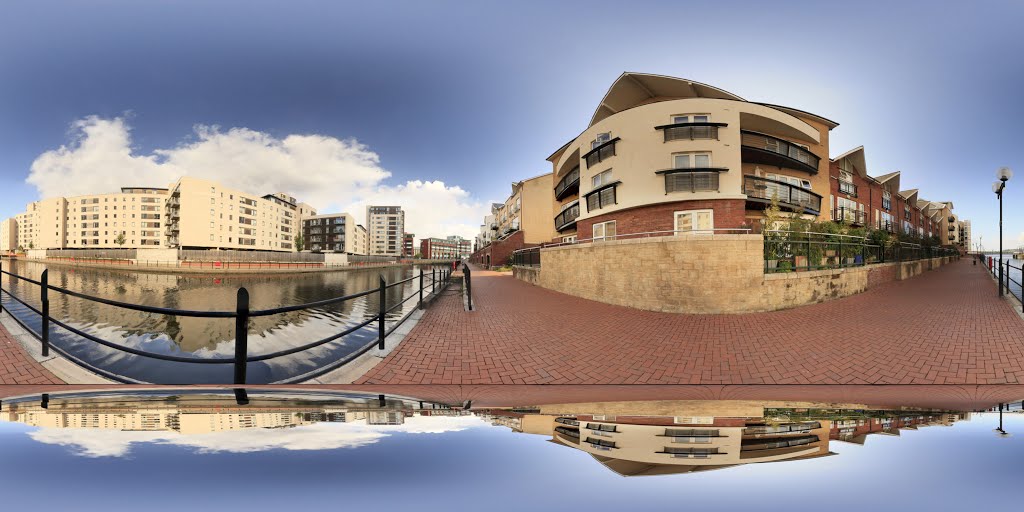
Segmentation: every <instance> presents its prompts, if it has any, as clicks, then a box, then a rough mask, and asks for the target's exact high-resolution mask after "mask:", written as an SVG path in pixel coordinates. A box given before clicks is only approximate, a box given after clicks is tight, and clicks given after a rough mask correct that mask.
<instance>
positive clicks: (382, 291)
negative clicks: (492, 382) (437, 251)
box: [0, 261, 455, 384]
mask: <svg viewBox="0 0 1024 512" xmlns="http://www.w3.org/2000/svg"><path fill="white" fill-rule="evenodd" d="M450 263H455V262H454V261H453V262H450ZM451 271H452V266H449V263H443V262H442V263H440V264H434V265H433V266H432V268H431V273H430V276H429V278H428V277H427V276H426V273H425V271H424V270H423V269H422V268H420V272H419V274H418V275H417V274H413V275H412V276H411V277H408V278H406V279H402V280H399V281H395V282H393V283H390V284H389V283H386V282H385V280H384V277H383V274H382V275H381V278H380V281H381V284H380V286H379V287H377V288H373V289H370V290H366V291H363V292H358V293H353V294H349V295H344V296H341V297H334V298H330V299H325V300H320V301H314V302H308V303H305V304H298V305H292V306H285V307H280V308H273V309H264V310H256V311H249V308H248V302H249V294H248V291H247V290H246V289H245V288H244V287H243V288H239V290H238V304H237V306H238V307H237V308H236V310H235V311H194V310H178V309H172V308H161V307H154V306H143V305H138V304H131V303H127V302H122V301H115V300H111V299H105V298H102V297H95V296H91V295H88V294H84V293H80V292H76V291H72V290H68V289H65V288H61V287H59V286H52V285H50V284H49V283H48V270H43V273H42V275H41V278H40V279H39V280H38V281H37V280H33V279H30V278H27V277H23V276H20V275H18V274H14V273H12V272H8V271H5V270H3V269H2V268H0V275H7V276H10V277H11V278H13V279H19V280H21V281H25V282H28V283H30V284H33V285H36V286H38V287H39V289H40V300H41V302H42V303H43V307H42V309H41V310H40V309H38V308H36V307H34V306H32V305H30V304H28V303H27V302H25V301H24V300H22V299H21V298H20V297H18V296H17V295H15V294H14V293H12V292H11V290H5V289H3V288H2V287H0V294H2V293H6V294H7V296H8V297H10V298H11V299H13V300H15V301H16V302H18V303H20V304H21V305H22V306H24V307H25V308H27V309H28V310H30V311H32V312H33V313H35V314H37V315H39V316H40V317H41V318H42V327H41V329H40V330H41V333H40V334H36V332H35V331H34V330H33V329H28V330H29V332H30V333H31V334H32V335H33V336H35V337H36V338H39V339H40V340H41V341H42V344H43V355H44V356H45V355H48V354H49V348H50V342H49V333H50V322H52V323H53V324H54V325H56V326H57V327H60V328H62V329H64V330H66V331H68V332H70V333H72V334H74V335H76V336H79V337H81V338H83V339H86V340H88V341H91V342H93V343H97V344H99V345H102V346H105V347H107V348H110V349H113V350H117V351H120V352H126V353H129V354H132V355H136V356H140V357H146V358H151V359H158V360H163V361H170V362H178V363H195V364H229V363H230V364H234V365H235V382H234V383H235V384H245V375H246V365H247V364H248V363H253V362H259V361H266V360H269V359H275V358H279V357H283V356H287V355H291V354H295V353H298V352H302V351H306V350H309V349H312V348H315V347H318V346H321V345H324V344H326V343H329V342H331V341H334V340H337V339H341V338H343V337H345V336H348V335H350V334H352V333H354V332H356V331H358V330H360V329H362V328H364V327H366V326H368V325H370V324H372V323H374V322H379V323H380V329H379V331H378V336H377V339H376V340H374V343H376V344H377V345H378V347H379V348H381V349H383V348H384V341H385V339H386V337H387V336H388V335H390V334H391V333H393V332H394V331H395V329H397V327H398V326H399V325H401V324H402V323H403V322H405V321H406V320H407V319H408V318H409V317H410V316H411V312H410V313H407V314H406V315H404V316H403V317H402V318H400V319H399V320H398V321H397V322H395V325H392V326H391V328H390V329H385V320H386V318H387V315H389V314H391V313H393V312H394V311H395V310H396V309H398V308H399V307H402V306H403V305H405V304H406V303H408V302H409V301H410V300H411V299H413V298H417V297H418V298H419V302H420V308H422V307H423V304H424V298H423V296H424V292H425V290H426V287H427V286H428V285H429V286H430V289H431V292H429V294H430V295H429V296H428V298H429V297H436V296H437V294H439V293H440V292H441V291H443V290H445V289H446V288H447V286H448V276H450V275H451ZM417 279H418V280H419V286H418V287H417V289H416V290H414V291H413V293H412V294H411V295H409V296H407V297H402V299H401V300H400V301H399V302H398V303H397V304H395V305H393V306H391V307H387V308H386V307H385V306H384V296H385V295H386V294H387V290H389V289H391V288H395V287H397V286H401V285H404V284H406V283H409V282H412V281H414V280H417ZM428 279H429V282H428ZM439 283H440V286H439V285H438V284H439ZM51 290H52V291H55V292H57V293H60V294H63V295H67V296H71V297H75V298H79V299H83V300H87V301H91V302H97V303H100V304H106V305H110V306H114V307H119V308H124V309H129V310H133V311H140V312H145V313H155V314H163V315H173V316H183V317H195V318H234V319H235V320H236V324H235V356H234V357H230V358H228V357H218V358H201V357H180V356H172V355H167V354H159V353H155V352H148V351H145V350H140V349H137V348H133V347H128V346H124V345H119V344H117V343H113V342H111V341H108V340H104V339H102V338H100V337H98V336H95V335H93V334H89V333H87V332H84V331H82V330H80V329H78V328H75V327H72V326H71V325H69V324H68V323H66V322H65V321H62V320H58V319H56V318H53V317H51V316H50V314H49V291H51ZM374 293H376V294H379V295H380V296H381V300H380V308H379V309H378V311H377V313H376V314H375V315H373V316H372V317H370V318H368V319H366V320H364V321H362V322H359V323H357V324H354V325H351V326H349V327H347V328H345V329H343V330H342V331H340V332H338V333H335V334H332V335H330V336H327V337H326V338H322V339H319V340H316V341H313V342H310V343H306V344H304V345H300V346H298V347H292V348H288V349H284V350H279V351H276V352H271V353H268V354H261V355H249V354H248V347H247V343H248V326H249V319H250V318H253V317H261V316H269V315H276V314H281V313H287V312H291V311H298V310H303V309H310V308H315V307H320V306H326V305H330V304H335V303H339V302H344V301H348V300H353V299H357V298H360V297H365V296H368V295H371V294H374ZM2 311H3V307H2V303H0V312H2ZM16 320H18V321H19V322H21V320H20V319H17V318H16ZM372 345H373V343H370V344H367V346H366V347H362V348H360V349H358V350H357V352H358V354H355V353H352V354H349V355H347V356H345V357H343V358H341V360H339V361H341V362H340V363H339V362H337V361H336V362H333V363H330V364H328V365H326V366H325V367H324V368H318V369H316V370H313V371H312V372H310V373H309V374H317V375H321V374H323V373H324V372H326V371H329V369H334V368H337V367H339V366H341V365H342V364H345V363H347V362H348V361H351V360H352V359H353V358H354V357H357V356H358V355H361V354H363V353H365V352H366V351H367V350H369V348H370V347H371V346H372ZM55 348H56V347H55ZM57 350H58V352H60V353H61V354H63V355H65V357H67V358H68V359H70V360H71V361H72V362H74V363H76V364H78V365H80V366H83V367H86V368H92V369H93V370H98V371H99V372H100V373H103V374H105V375H107V376H110V377H112V378H114V379H115V380H120V381H122V382H138V381H135V380H133V379H128V378H126V377H120V376H117V375H112V374H110V372H107V371H105V370H102V369H96V368H93V367H92V366H91V365H89V364H87V363H85V362H83V361H79V360H78V359H77V358H75V357H73V356H71V355H70V354H68V353H67V352H65V351H64V350H61V349H59V348H58V349H57ZM353 354H354V355H353ZM325 368H328V370H325ZM301 377H302V376H300V380H301ZM292 380H295V379H292ZM289 382H291V381H289Z"/></svg>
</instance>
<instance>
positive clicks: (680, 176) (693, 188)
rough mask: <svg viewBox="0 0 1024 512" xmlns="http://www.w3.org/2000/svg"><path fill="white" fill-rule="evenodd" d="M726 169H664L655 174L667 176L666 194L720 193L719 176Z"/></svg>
mask: <svg viewBox="0 0 1024 512" xmlns="http://www.w3.org/2000/svg"><path fill="white" fill-rule="evenodd" d="M726 171H728V169H725V168H718V167H715V168H712V167H706V168H699V169H664V170H661V171H655V172H654V174H661V175H664V176H665V193H666V194H670V193H672V192H718V174H719V173H722V172H726Z"/></svg>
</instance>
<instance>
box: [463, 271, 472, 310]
mask: <svg viewBox="0 0 1024 512" xmlns="http://www.w3.org/2000/svg"><path fill="white" fill-rule="evenodd" d="M462 281H463V283H465V287H466V309H468V310H470V311H473V273H472V271H470V270H469V263H466V262H465V261H463V262H462Z"/></svg>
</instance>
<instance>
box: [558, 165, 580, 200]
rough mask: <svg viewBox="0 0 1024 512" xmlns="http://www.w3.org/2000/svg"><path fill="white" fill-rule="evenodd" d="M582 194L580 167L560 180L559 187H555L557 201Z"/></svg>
mask: <svg viewBox="0 0 1024 512" xmlns="http://www.w3.org/2000/svg"><path fill="white" fill-rule="evenodd" d="M579 192H580V168H579V166H577V167H574V168H573V170H571V171H569V174H566V175H565V176H563V177H562V179H561V180H559V182H558V185H555V199H556V200H558V201H561V200H562V199H565V198H566V197H569V196H571V195H573V194H578V193H579Z"/></svg>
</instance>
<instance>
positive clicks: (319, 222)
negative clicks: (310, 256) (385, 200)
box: [302, 213, 366, 254]
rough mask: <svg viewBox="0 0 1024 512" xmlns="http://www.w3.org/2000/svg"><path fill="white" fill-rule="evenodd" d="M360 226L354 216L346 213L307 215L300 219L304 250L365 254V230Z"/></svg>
mask: <svg viewBox="0 0 1024 512" xmlns="http://www.w3.org/2000/svg"><path fill="white" fill-rule="evenodd" d="M360 228H362V226H359V225H358V224H356V221H355V218H354V217H352V216H351V215H349V214H347V213H332V214H324V215H314V216H310V217H307V218H305V219H303V221H302V236H303V239H304V240H305V250H308V251H315V252H339V253H346V254H366V252H365V251H366V240H365V238H366V230H365V229H360ZM360 238H362V240H359V239H360ZM359 251H362V252H359Z"/></svg>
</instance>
